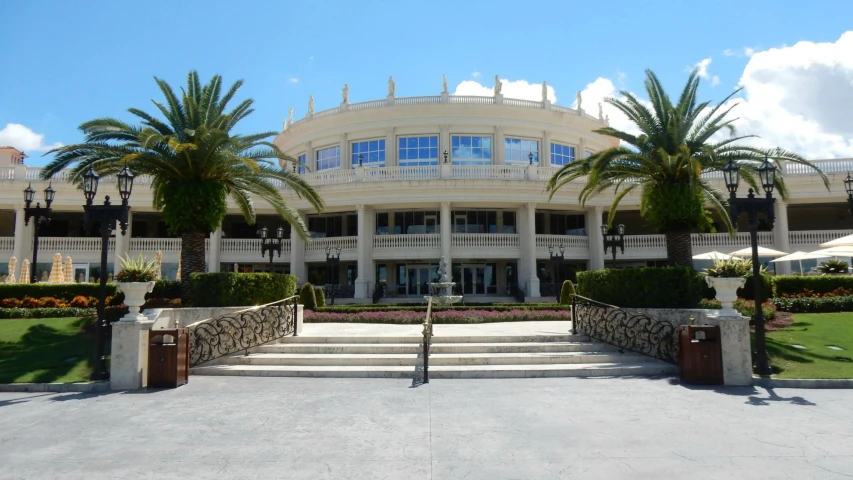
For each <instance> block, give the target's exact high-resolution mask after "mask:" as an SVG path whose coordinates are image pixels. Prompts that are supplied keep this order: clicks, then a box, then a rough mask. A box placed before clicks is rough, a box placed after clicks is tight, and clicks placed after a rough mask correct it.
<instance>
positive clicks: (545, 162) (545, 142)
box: [539, 130, 551, 167]
mask: <svg viewBox="0 0 853 480" xmlns="http://www.w3.org/2000/svg"><path fill="white" fill-rule="evenodd" d="M539 166H540V167H550V166H551V132H549V131H548V130H545V133H544V135H542V141H541V145H539Z"/></svg>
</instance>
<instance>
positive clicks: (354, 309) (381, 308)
mask: <svg viewBox="0 0 853 480" xmlns="http://www.w3.org/2000/svg"><path fill="white" fill-rule="evenodd" d="M568 309H569V305H560V304H558V303H542V304H536V303H521V304H518V305H502V304H499V305H452V306H447V307H441V306H436V305H433V307H432V310H433V311H442V310H485V311H488V312H509V311H512V310H527V311H531V312H534V311H539V310H548V311H553V310H568ZM426 310H427V307H426V305H334V306H327V307H318V308H316V309H315V311H317V312H325V313H362V312H395V311H411V312H426Z"/></svg>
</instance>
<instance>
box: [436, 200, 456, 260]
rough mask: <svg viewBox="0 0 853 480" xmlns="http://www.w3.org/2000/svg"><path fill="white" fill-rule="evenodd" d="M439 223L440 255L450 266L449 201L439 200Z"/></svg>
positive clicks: (450, 220) (451, 228)
mask: <svg viewBox="0 0 853 480" xmlns="http://www.w3.org/2000/svg"><path fill="white" fill-rule="evenodd" d="M439 222H440V225H441V255H442V256H443V257H444V261H445V262H447V264H448V265H449V266H450V267H451V269H452V266H453V250H452V248H451V239H452V235H451V234H452V231H453V218H452V214H451V213H450V202H441V213H440V215H439Z"/></svg>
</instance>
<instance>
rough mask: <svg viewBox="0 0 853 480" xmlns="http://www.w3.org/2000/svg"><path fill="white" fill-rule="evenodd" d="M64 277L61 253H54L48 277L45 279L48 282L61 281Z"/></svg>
mask: <svg viewBox="0 0 853 480" xmlns="http://www.w3.org/2000/svg"><path fill="white" fill-rule="evenodd" d="M64 279H65V275H64V274H63V272H62V254H61V253H54V254H53V265H52V266H51V267H50V278H49V279H48V280H47V281H48V283H62V281H63V280H64Z"/></svg>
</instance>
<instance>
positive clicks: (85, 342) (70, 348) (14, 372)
mask: <svg viewBox="0 0 853 480" xmlns="http://www.w3.org/2000/svg"><path fill="white" fill-rule="evenodd" d="M90 320H91V319H89V318H27V319H11V320H0V383H27V382H34V383H51V382H58V383H69V382H85V381H88V380H89V375H90V374H91V373H92V357H93V356H94V348H95V336H94V335H91V334H84V333H83V327H84V326H85V325H86V323H87V322H89V321H90Z"/></svg>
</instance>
